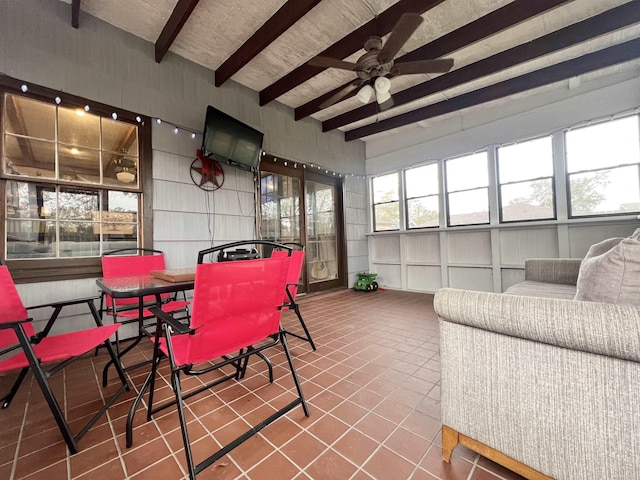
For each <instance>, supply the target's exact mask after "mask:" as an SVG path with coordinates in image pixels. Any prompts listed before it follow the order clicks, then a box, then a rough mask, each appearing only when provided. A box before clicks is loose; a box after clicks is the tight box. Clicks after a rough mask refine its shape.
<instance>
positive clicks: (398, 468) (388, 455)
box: [362, 447, 415, 480]
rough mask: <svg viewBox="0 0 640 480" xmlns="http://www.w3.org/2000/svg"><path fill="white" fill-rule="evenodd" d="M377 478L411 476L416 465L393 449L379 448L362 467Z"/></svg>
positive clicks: (388, 479)
mask: <svg viewBox="0 0 640 480" xmlns="http://www.w3.org/2000/svg"><path fill="white" fill-rule="evenodd" d="M362 468H363V469H364V470H365V471H366V472H368V473H369V474H371V475H372V476H373V477H375V478H376V479H377V480H398V479H400V478H409V476H410V474H411V472H413V470H414V468H415V465H414V464H413V463H411V462H409V461H407V460H405V459H403V458H402V457H400V456H399V455H398V454H397V453H395V452H392V451H391V450H389V449H387V448H385V447H382V448H380V449H378V450H377V451H376V452H375V453H374V454H373V455H372V456H371V458H370V459H369V460H367V462H366V463H365V464H364V466H363V467H362Z"/></svg>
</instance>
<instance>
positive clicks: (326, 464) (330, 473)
mask: <svg viewBox="0 0 640 480" xmlns="http://www.w3.org/2000/svg"><path fill="white" fill-rule="evenodd" d="M356 470H357V467H356V466H355V465H354V464H353V463H351V462H349V461H347V460H346V459H345V458H344V457H342V456H341V455H340V454H338V453H337V452H336V451H335V450H332V449H329V450H327V451H325V452H324V453H323V454H322V455H321V456H320V457H318V458H317V459H316V460H315V461H314V462H313V463H312V464H311V465H309V466H308V467H307V469H306V473H307V475H309V476H310V477H311V478H313V479H314V480H336V479H338V478H350V477H351V475H353V473H354V472H355V471H356Z"/></svg>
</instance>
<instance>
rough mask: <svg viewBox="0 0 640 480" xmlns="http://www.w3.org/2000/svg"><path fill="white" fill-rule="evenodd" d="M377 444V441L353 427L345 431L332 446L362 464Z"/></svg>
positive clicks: (356, 462) (357, 463)
mask: <svg viewBox="0 0 640 480" xmlns="http://www.w3.org/2000/svg"><path fill="white" fill-rule="evenodd" d="M379 446H380V443H379V442H377V441H375V440H373V439H371V438H369V437H367V436H366V435H364V434H363V433H360V432H359V431H357V430H355V429H352V430H349V431H348V432H347V433H345V434H344V436H343V437H342V438H340V440H338V441H337V442H336V443H335V444H334V445H333V447H332V448H333V449H334V450H335V451H337V452H339V453H340V454H341V455H343V456H344V457H346V458H348V459H349V460H351V461H352V462H354V463H355V464H356V465H362V464H363V463H364V461H365V460H366V459H367V458H369V456H370V455H371V454H372V453H373V451H374V450H375V449H376V448H378V447H379Z"/></svg>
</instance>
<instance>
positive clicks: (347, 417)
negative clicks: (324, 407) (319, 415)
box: [331, 400, 369, 425]
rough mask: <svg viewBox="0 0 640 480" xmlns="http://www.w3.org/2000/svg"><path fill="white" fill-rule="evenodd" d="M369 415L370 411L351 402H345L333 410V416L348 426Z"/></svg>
mask: <svg viewBox="0 0 640 480" xmlns="http://www.w3.org/2000/svg"><path fill="white" fill-rule="evenodd" d="M367 413H369V410H367V409H366V408H362V407H361V406H359V405H356V404H355V403H353V402H350V401H349V400H345V401H344V402H342V403H341V404H340V405H338V406H336V407H335V408H334V409H333V410H331V415H333V416H334V417H336V418H338V419H340V420H342V421H343V422H344V423H346V424H347V425H354V424H355V423H357V422H358V420H360V419H361V418H362V417H364V416H365V415H366V414H367Z"/></svg>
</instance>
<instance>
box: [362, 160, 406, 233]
mask: <svg viewBox="0 0 640 480" xmlns="http://www.w3.org/2000/svg"><path fill="white" fill-rule="evenodd" d="M390 175H395V176H396V179H397V192H398V199H397V200H389V201H387V202H378V203H376V201H375V193H374V192H375V188H374V186H373V182H374V181H375V179H376V178H380V177H386V176H390ZM369 184H370V185H371V199H372V200H373V201H372V202H371V219H372V223H373V231H374V232H398V231H400V229H401V226H402V211H401V209H400V205H401V203H402V197H404V192H403V189H402V175H401V174H400V171H395V172H388V173H381V174H380V175H375V176H373V177H371V181H370V183H369ZM394 203H395V204H396V205H397V206H398V228H389V229H386V230H378V228H377V221H376V206H377V205H391V204H394Z"/></svg>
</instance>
